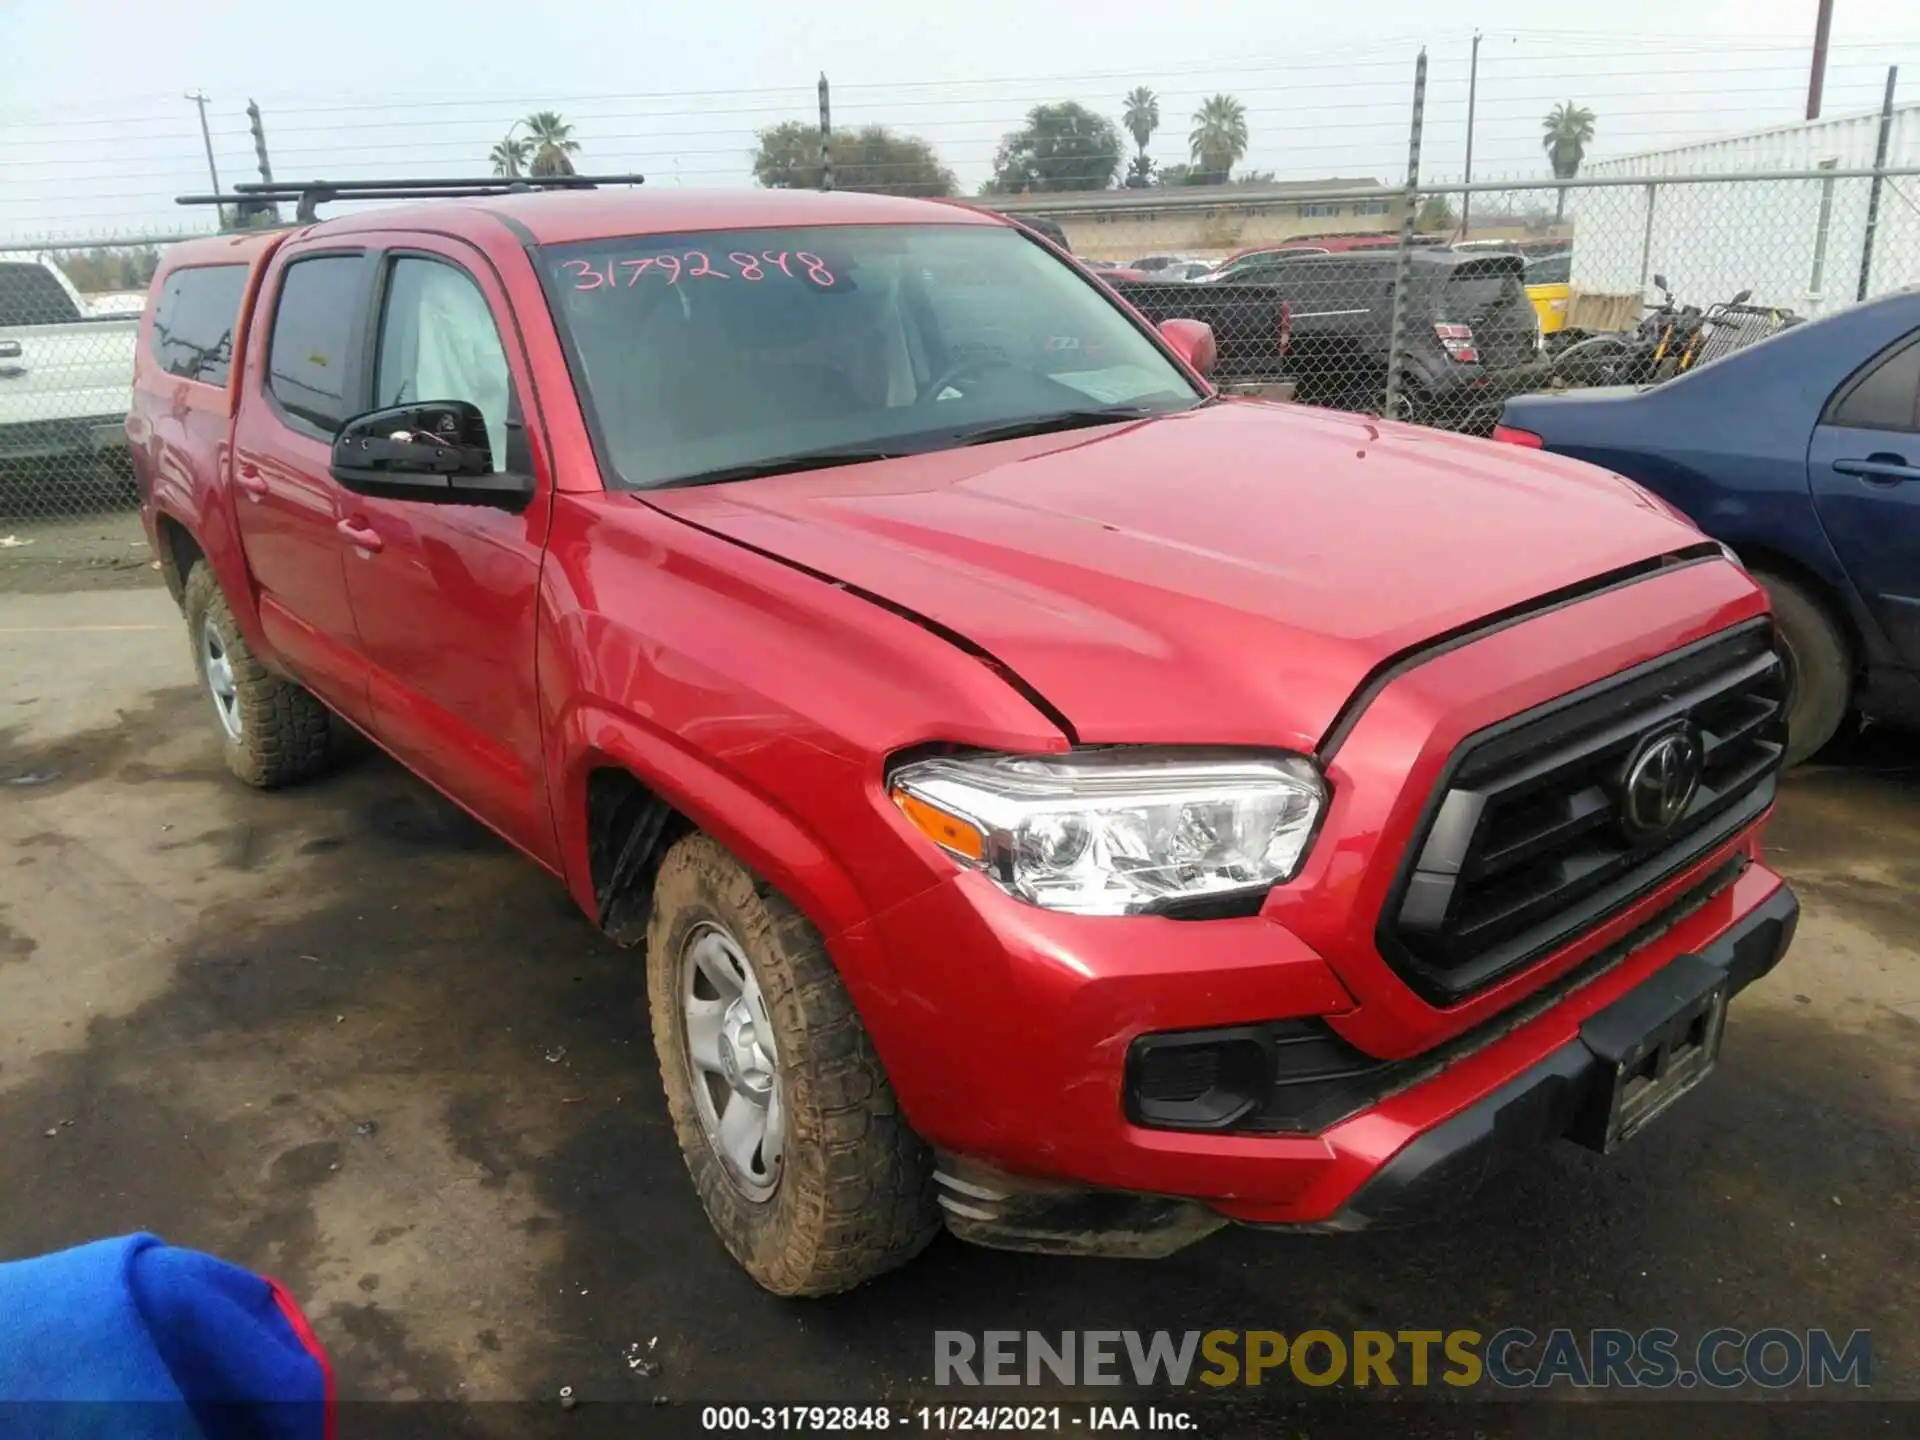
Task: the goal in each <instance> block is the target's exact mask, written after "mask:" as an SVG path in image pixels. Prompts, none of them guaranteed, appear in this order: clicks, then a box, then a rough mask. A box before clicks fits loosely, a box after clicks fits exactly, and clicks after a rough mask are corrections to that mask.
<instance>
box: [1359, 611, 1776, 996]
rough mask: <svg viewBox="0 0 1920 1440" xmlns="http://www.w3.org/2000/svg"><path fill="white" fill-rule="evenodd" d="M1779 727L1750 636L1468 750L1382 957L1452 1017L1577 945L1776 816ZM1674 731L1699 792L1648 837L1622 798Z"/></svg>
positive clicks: (1699, 650) (1428, 818) (1455, 763)
mask: <svg viewBox="0 0 1920 1440" xmlns="http://www.w3.org/2000/svg"><path fill="white" fill-rule="evenodd" d="M1785 719H1786V675H1785V669H1784V667H1783V666H1782V664H1781V662H1780V659H1779V657H1778V655H1777V654H1776V653H1775V651H1774V645H1773V631H1772V628H1771V626H1770V625H1769V624H1768V623H1767V622H1765V621H1759V622H1756V623H1754V624H1752V625H1748V626H1744V627H1742V628H1741V629H1739V630H1736V631H1734V632H1732V633H1730V634H1727V635H1722V636H1716V637H1714V638H1713V639H1710V640H1706V641H1702V642H1700V643H1699V644H1696V645H1692V646H1689V647H1687V648H1686V649H1683V650H1679V651H1676V652H1674V653H1673V654H1671V655H1667V656H1663V657H1662V658H1661V659H1659V660H1656V661H1653V662H1651V663H1650V664H1647V665H1643V666H1639V667H1637V668H1636V669H1633V670H1629V671H1627V672H1625V673H1624V674H1621V675H1616V676H1614V677H1612V678H1611V679H1608V680H1604V681H1602V682H1600V683H1599V684H1598V685H1593V686H1589V687H1588V688H1586V689H1584V690H1579V691H1576V692H1574V693H1573V694H1571V695H1567V696H1563V697H1562V698H1560V699H1558V700H1555V701H1552V702H1550V703H1548V704H1546V705H1543V706H1541V707H1539V708H1538V709H1535V710H1530V711H1527V712H1526V713H1524V714H1521V715H1517V716H1515V717H1513V718H1512V719H1510V720H1506V721H1503V722H1501V723H1500V724H1498V725H1495V726H1493V727H1491V728H1489V729H1486V730H1482V731H1480V732H1479V733H1478V734H1475V735H1472V736H1470V737H1469V738H1468V739H1467V740H1466V742H1465V743H1464V744H1463V745H1462V746H1461V747H1460V749H1459V751H1458V752H1457V753H1456V754H1455V755H1454V757H1453V759H1452V761H1451V762H1450V764H1449V766H1448V769H1447V773H1446V775H1445V776H1444V777H1443V779H1442V781H1441V784H1440V786H1439V789H1438V791H1437V793H1436V795H1435V797H1434V800H1433V802H1432V803H1431V804H1430V805H1429V807H1428V811H1427V814H1426V815H1425V817H1424V818H1423V821H1422V823H1421V825H1420V827H1419V828H1418V829H1417V830H1416V831H1415V833H1414V840H1413V843H1412V844H1411V845H1410V846H1409V847H1408V851H1407V855H1408V858H1407V861H1406V862H1405V864H1404V865H1403V867H1402V869H1401V872H1400V874H1399V876H1398V877H1396V880H1395V884H1394V887H1393V889H1392V891H1391V892H1390V894H1389V896H1388V901H1387V905H1386V907H1385V909H1384V910H1383V911H1382V915H1381V921H1380V927H1379V931H1378V935H1377V937H1376V938H1377V939H1378V941H1379V945H1380V953H1381V955H1382V956H1383V957H1384V958H1385V959H1386V960H1387V962H1388V963H1389V964H1390V965H1392V966H1393V967H1394V968H1395V970H1397V971H1398V972H1399V974H1400V975H1401V977H1402V978H1403V979H1404V980H1406V982H1407V983H1408V984H1409V985H1411V986H1412V987H1413V988H1414V990H1415V991H1417V992H1418V993H1419V994H1420V995H1421V996H1422V997H1423V998H1425V999H1427V1000H1429V1001H1431V1002H1432V1003H1434V1004H1438V1005H1448V1004H1453V1003H1455V1002H1457V1001H1459V1000H1461V999H1462V998H1464V997H1465V996H1467V995H1469V994H1471V993H1472V992H1474V991H1476V990H1479V989H1481V988H1483V987H1485V986H1487V985H1489V984H1491V983H1493V982H1494V981H1496V980H1498V979H1500V978H1501V977H1502V976H1504V975H1507V974H1509V973H1511V972H1512V971H1514V970H1516V969H1519V968H1520V967H1522V966H1524V965H1527V964H1529V963H1531V962H1532V961H1534V960H1537V959H1539V958H1540V957H1542V956H1544V955H1546V954H1548V953H1550V952H1552V951H1554V950H1557V949H1559V948H1560V947H1561V946H1563V945H1565V944H1567V943H1568V942H1570V941H1572V940H1574V939H1576V938H1578V937H1579V936H1580V935H1581V934H1583V933H1585V932H1586V931H1589V930H1591V929H1593V928H1594V927H1595V926H1597V925H1599V924H1601V923H1603V922H1604V921H1606V920H1607V919H1608V918H1610V917H1611V916H1613V915H1616V914H1618V913H1619V912H1620V911H1621V910H1623V909H1625V908H1626V907H1627V906H1629V905H1631V904H1633V903H1634V902H1635V901H1636V900H1638V899H1640V898H1642V897H1643V896H1645V895H1646V894H1647V893H1648V892H1650V891H1651V890H1653V889H1655V888H1656V887H1657V886H1659V885H1660V884H1661V883H1662V882H1664V881H1665V880H1667V879H1668V878H1670V877H1671V876H1673V875H1674V874H1676V873H1677V872H1679V871H1680V870H1682V869H1683V868H1685V867H1686V866H1687V865H1688V864H1690V863H1692V862H1693V861H1695V860H1697V859H1699V858H1700V857H1701V856H1703V855H1705V854H1706V853H1707V852H1708V851H1710V850H1712V849H1713V848H1714V846H1716V845H1718V844H1719V843H1721V842H1722V841H1724V840H1725V839H1727V838H1728V837H1729V836H1731V835H1733V834H1735V833H1737V832H1738V831H1739V830H1740V829H1741V828H1742V827H1743V826H1745V825H1747V824H1748V823H1750V822H1751V821H1752V820H1754V819H1755V818H1757V817H1758V816H1759V815H1760V814H1761V813H1762V812H1763V811H1764V810H1765V809H1766V808H1767V806H1768V805H1770V804H1771V803H1772V801H1773V795H1774V788H1775V782H1776V776H1777V774H1778V772H1779V769H1780V763H1781V757H1782V755H1783V754H1784V752H1785V748H1786V727H1785ZM1669 733H1679V734H1681V735H1684V736H1685V737H1686V739H1687V741H1688V742H1689V743H1690V744H1691V745H1692V747H1693V748H1694V750H1695V752H1696V753H1697V754H1698V756H1699V758H1700V766H1699V786H1698V789H1697V790H1696V791H1695V792H1694V793H1693V795H1692V797H1691V799H1690V800H1689V801H1688V802H1687V804H1686V805H1685V808H1684V809H1682V810H1681V811H1680V813H1679V814H1678V815H1677V816H1669V817H1664V818H1665V819H1667V820H1668V822H1669V823H1667V824H1665V825H1663V826H1661V827H1660V828H1658V829H1657V832H1653V833H1650V832H1649V830H1648V828H1647V826H1646V824H1645V816H1644V815H1642V817H1641V823H1640V824H1639V826H1638V827H1635V826H1634V825H1633V824H1631V823H1630V821H1629V819H1628V818H1627V807H1626V805H1625V800H1626V796H1625V782H1626V778H1627V773H1628V770H1629V767H1631V766H1632V765H1633V764H1634V763H1635V761H1636V759H1637V758H1638V757H1640V756H1642V755H1643V754H1645V753H1646V750H1647V749H1648V748H1649V746H1650V744H1652V743H1654V742H1657V741H1658V740H1659V739H1660V737H1663V736H1665V735H1667V734H1669Z"/></svg>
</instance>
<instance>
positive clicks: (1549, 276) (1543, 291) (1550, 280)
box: [1522, 250, 1573, 347]
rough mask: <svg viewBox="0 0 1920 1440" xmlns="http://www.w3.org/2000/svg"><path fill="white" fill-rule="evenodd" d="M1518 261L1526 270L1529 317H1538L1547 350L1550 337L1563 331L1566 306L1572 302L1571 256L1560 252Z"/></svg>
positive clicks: (1526, 257)
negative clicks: (1530, 310)
mask: <svg viewBox="0 0 1920 1440" xmlns="http://www.w3.org/2000/svg"><path fill="white" fill-rule="evenodd" d="M1522 259H1523V261H1524V263H1525V265H1526V267H1527V270H1526V284H1527V299H1528V301H1529V302H1531V303H1532V305H1533V313H1534V314H1536V315H1538V316H1539V317H1540V334H1541V336H1542V337H1543V338H1544V339H1545V340H1546V342H1547V344H1548V346H1549V347H1551V346H1552V345H1553V343H1554V340H1553V337H1554V336H1556V335H1558V334H1559V333H1560V332H1561V331H1562V330H1565V329H1566V328H1567V304H1568V302H1569V301H1570V300H1571V299H1572V298H1573V252H1572V251H1571V250H1562V251H1559V252H1557V253H1549V254H1543V255H1527V256H1523V257H1522Z"/></svg>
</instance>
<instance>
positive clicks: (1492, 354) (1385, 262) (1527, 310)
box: [1186, 246, 1541, 435]
mask: <svg viewBox="0 0 1920 1440" xmlns="http://www.w3.org/2000/svg"><path fill="white" fill-rule="evenodd" d="M1399 263H1400V257H1399V254H1398V252H1397V251H1395V250H1390V249H1377V248H1375V249H1360V250H1355V251H1349V252H1347V253H1344V254H1326V255H1291V254H1275V255H1271V256H1260V257H1257V258H1256V257H1242V259H1241V261H1240V263H1239V265H1238V268H1237V269H1236V270H1235V271H1234V272H1233V273H1232V274H1230V275H1227V276H1225V277H1223V278H1220V279H1218V280H1216V279H1214V278H1213V277H1208V279H1207V280H1206V281H1202V282H1194V283H1192V284H1190V285H1189V286H1187V287H1186V288H1189V289H1194V290H1207V291H1218V292H1227V291H1231V290H1234V289H1236V288H1238V287H1240V286H1242V285H1245V284H1252V283H1257V284H1260V285H1264V286H1270V287H1272V288H1273V289H1275V290H1277V291H1278V292H1280V294H1282V295H1284V296H1285V297H1286V300H1287V303H1288V306H1289V311H1290V318H1291V331H1292V334H1291V348H1290V350H1289V352H1288V364H1287V373H1288V375H1289V377H1290V378H1291V379H1293V380H1294V382H1295V384H1296V385H1297V387H1298V390H1297V397H1298V398H1299V399H1300V400H1301V401H1303V402H1305V403H1307V404H1312V405H1329V406H1333V407H1334V408H1336V409H1346V410H1365V409H1372V408H1376V407H1378V405H1379V404H1380V403H1381V398H1382V396H1383V394H1384V392H1385V388H1386V379H1387V365H1388V360H1389V358H1390V351H1391V342H1392V337H1393V290H1394V278H1395V276H1396V275H1397V273H1398V267H1399ZM1407 263H1408V271H1409V284H1410V291H1409V297H1408V298H1409V311H1408V320H1409V323H1408V325H1407V329H1406V335H1407V353H1406V363H1405V369H1404V373H1403V382H1404V395H1405V397H1406V398H1405V403H1406V406H1407V415H1408V418H1411V419H1413V420H1417V421H1419V422H1421V423H1422V424H1429V425H1437V426H1439V427H1441V428H1443V429H1449V430H1461V431H1466V432H1469V433H1473V434H1483V435H1484V434H1489V433H1491V431H1492V429H1493V425H1494V421H1495V420H1496V419H1497V418H1498V415H1499V407H1500V402H1501V401H1502V400H1504V399H1505V398H1506V397H1507V396H1508V395H1511V394H1513V393H1514V391H1515V390H1517V389H1522V388H1531V387H1532V386H1534V385H1537V384H1538V383H1539V380H1540V373H1541V372H1540V356H1539V350H1540V332H1539V324H1538V321H1537V319H1536V317H1535V315H1534V312H1533V308H1532V305H1531V304H1530V303H1529V301H1528V299H1527V294H1526V289H1525V286H1524V284H1523V279H1524V275H1525V262H1524V261H1522V260H1521V258H1520V257H1519V256H1518V255H1511V254H1475V253H1471V252H1461V251H1456V250H1451V249H1448V248H1446V247H1445V246H1421V247H1419V248H1416V249H1415V250H1413V251H1412V253H1411V254H1410V255H1409V256H1408V257H1407Z"/></svg>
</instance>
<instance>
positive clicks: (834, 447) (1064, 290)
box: [539, 225, 1200, 488]
mask: <svg viewBox="0 0 1920 1440" xmlns="http://www.w3.org/2000/svg"><path fill="white" fill-rule="evenodd" d="M539 257H540V264H541V265H542V267H543V268H544V270H545V271H546V275H547V281H548V288H549V291H550V293H551V294H552V296H553V297H554V301H555V308H556V311H557V313H558V315H559V319H560V322H561V324H562V326H563V328H564V330H565V332H566V335H567V337H568V339H569V342H570V347H571V352H572V364H573V367H574V383H575V385H576V386H577V387H578V389H579V391H580V393H581V397H582V399H583V401H584V403H585V404H586V406H587V409H588V413H589V415H590V417H591V418H592V421H593V423H594V425H595V427H596V430H597V438H598V441H599V444H600V445H601V447H602V460H603V463H604V464H605V465H606V466H608V467H609V469H610V470H611V473H610V474H608V475H607V476H606V480H607V483H608V484H609V485H616V484H617V485H624V486H629V487H636V488H645V487H650V486H659V485H669V484H691V483H698V482H700V481H702V480H720V479H734V478H745V474H746V473H752V472H754V471H755V470H757V469H765V470H768V471H774V470H778V469H780V468H782V466H781V465H780V463H779V462H781V461H783V460H789V459H791V460H810V461H814V462H816V463H818V462H824V461H835V460H838V461H851V460H858V459H871V458H875V457H876V456H877V455H881V454H914V453H920V452H923V451H927V450H938V449H945V448H948V447H950V446H954V445H962V444H966V443H969V442H970V441H978V440H982V439H987V438H995V436H996V434H997V432H1001V431H1006V432H1008V433H1030V431H1032V430H1036V429H1046V428H1050V426H1049V425H1048V424H1047V423H1046V422H1047V421H1049V419H1050V418H1053V417H1058V419H1059V423H1060V426H1061V427H1062V428H1064V427H1065V426H1066V425H1070V424H1086V423H1093V421H1095V420H1097V419H1104V418H1107V412H1109V411H1111V412H1112V418H1114V419H1124V418H1133V417H1135V416H1139V415H1144V414H1158V413H1163V412H1168V411H1173V410H1184V409H1187V408H1189V407H1191V406H1192V405H1194V404H1195V403H1197V402H1198V400H1199V399H1200V392H1199V391H1197V390H1196V389H1195V388H1194V386H1193V384H1192V383H1191V382H1190V381H1189V380H1188V379H1187V378H1186V376H1185V375H1184V374H1183V373H1182V372H1181V371H1180V369H1179V368H1178V367H1177V366H1176V365H1174V364H1173V362H1172V361H1170V360H1169V359H1167V357H1166V356H1165V355H1164V354H1163V353H1162V352H1161V351H1160V350H1159V348H1158V347H1157V346H1156V345H1155V344H1154V343H1153V341H1152V340H1151V339H1149V338H1148V337H1147V336H1146V335H1144V334H1142V333H1141V331H1140V330H1139V328H1138V327H1137V326H1136V325H1135V324H1134V323H1133V322H1132V321H1131V320H1130V319H1129V318H1128V317H1127V316H1126V315H1125V314H1124V313H1122V312H1121V311H1120V310H1118V309H1116V308H1115V307H1114V306H1113V305H1112V304H1111V303H1110V302H1108V301H1105V300H1103V299H1102V298H1101V296H1100V293H1099V291H1098V290H1097V289H1096V287H1095V286H1093V285H1091V284H1089V283H1088V282H1087V281H1086V280H1084V279H1083V278H1081V277H1080V276H1078V275H1076V274H1075V273H1074V272H1073V270H1072V269H1071V268H1070V267H1068V266H1067V265H1065V264H1062V263H1061V262H1060V261H1059V260H1057V259H1055V258H1054V257H1053V256H1052V255H1050V254H1048V253H1047V252H1046V251H1045V250H1044V249H1043V248H1042V247H1040V246H1038V245H1036V244H1034V243H1033V242H1032V241H1030V240H1027V239H1025V238H1023V237H1022V236H1021V235H1020V234H1019V233H1018V232H1017V231H1014V230H1009V229H1003V228H1000V227H998V226H994V227H988V226H981V225H952V226H947V225H898V226H831V227H808V228H804V229H801V228H794V229H780V230H726V231H712V232H703V233H688V234H678V235H645V236H635V237H630V238H624V239H611V240H594V241H591V242H587V243H584V244H578V245H566V246H549V247H545V248H543V249H542V250H541V251H540V252H539Z"/></svg>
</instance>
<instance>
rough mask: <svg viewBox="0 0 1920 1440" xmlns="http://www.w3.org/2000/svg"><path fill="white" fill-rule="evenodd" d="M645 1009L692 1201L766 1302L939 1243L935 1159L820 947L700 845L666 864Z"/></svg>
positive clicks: (719, 852) (829, 1289)
mask: <svg viewBox="0 0 1920 1440" xmlns="http://www.w3.org/2000/svg"><path fill="white" fill-rule="evenodd" d="M647 996H648V1000H649V1003H650V1007H651V1010H652V1021H653V1043H654V1048H655V1050H656V1051H657V1052H658V1054H659V1059H660V1079H661V1082H662V1084H663V1085H664V1087H665V1089H666V1095H667V1109H668V1112H669V1114H670V1115H671V1116H672V1119H673V1127H674V1132H675V1134H676V1136H677V1137H678V1139H679V1142H680V1150H681V1153H682V1154H683V1155H684V1156H685V1158H686V1162H687V1169H688V1171H689V1172H691V1174H692V1176H693V1183H694V1188H695V1189H696V1190H697V1191H698V1192H699V1194H700V1203H701V1204H702V1205H703V1206H704V1207H705V1208H706V1212H707V1218H708V1220H709V1221H711V1222H712V1224H713V1228H714V1230H715V1232H716V1233H717V1234H718V1235H719V1237H720V1240H721V1242H722V1243H723V1244H724V1245H725V1246H726V1247H727V1249H728V1251H729V1252H731V1254H732V1255H733V1258H734V1259H735V1260H737V1261H738V1262H739V1263H740V1265H741V1266H742V1267H743V1268H744V1269H745V1270H746V1271H747V1273H748V1274H749V1275H751V1276H753V1278H754V1279H755V1280H756V1281H758V1282H759V1283H760V1284H761V1285H762V1286H763V1287H765V1288H766V1289H768V1290H770V1291H772V1292H773V1293H774V1294H776V1295H830V1294H834V1293H836V1292H838V1291H842V1290H850V1289H852V1288H853V1287H854V1286H856V1285H859V1284H861V1283H862V1282H863V1281H866V1280H871V1279H872V1278H874V1277H875V1276H876V1275H880V1274H882V1273H884V1272H885V1271H888V1270H891V1269H893V1268H894V1267H895V1266H898V1265H901V1264H904V1263H905V1262H906V1261H908V1260H910V1259H912V1258H913V1257H914V1256H915V1255H917V1254H918V1253H919V1252H920V1251H921V1249H922V1248H923V1247H925V1245H926V1244H927V1242H928V1241H930V1240H931V1239H932V1238H933V1236H934V1234H935V1233H936V1231H937V1230H938V1229H939V1210H938V1208H937V1206H936V1205H935V1202H934V1199H933V1157H932V1154H931V1152H930V1151H929V1150H928V1149H927V1147H926V1145H925V1144H924V1143H923V1142H922V1141H921V1140H920V1138H919V1137H918V1136H917V1135H915V1134H914V1133H913V1131H912V1130H911V1129H909V1128H908V1126H907V1122H906V1120H905V1118H904V1117H903V1116H902V1115H901V1114H900V1110H899V1106H898V1105H897V1103H896V1102H895V1100H894V1095H893V1087H892V1086H891V1085H890V1084H889V1083H888V1081H887V1076H886V1072H885V1070H883V1069H882V1068H881V1065H880V1059H879V1056H878V1055H876V1054H875V1053H874V1049H873V1042H872V1041H871V1040H870V1039H868V1037H867V1032H866V1029H865V1027H864V1026H862V1025H861V1023H860V1017H859V1015H858V1014H857V1013H856V1012H855V1010H854V1008H853V1002H852V1001H851V1000H850V999H849V998H848V996H847V992H846V989H845V987H844V986H842V985H841V983H840V976H839V974H838V972H837V971H835V969H834V968H833V962H832V961H831V960H830V959H829V958H828V957H827V952H826V946H825V945H824V944H823V943H822V942H821V939H820V935H819V932H818V931H816V930H815V929H814V928H813V926H812V925H810V924H808V923H807V920H806V918H805V917H804V916H802V915H801V914H800V913H799V912H798V911H797V910H795V909H794V908H793V907H792V906H791V905H790V904H788V903H787V901H786V900H785V899H784V898H783V897H782V896H781V895H780V894H779V893H778V892H777V891H775V890H774V889H773V888H772V887H771V886H769V885H767V884H766V883H764V882H763V881H761V880H758V879H757V878H755V876H754V875H753V874H752V873H750V872H749V871H748V870H747V869H746V867H745V866H743V865H741V864H740V862H739V861H737V860H735V859H734V858H733V857H732V856H731V855H729V854H728V853H727V852H726V851H725V850H724V849H722V848H721V846H720V845H719V844H718V843H716V842H715V841H714V840H712V839H710V838H708V837H707V836H705V835H699V834H694V835H689V836H687V837H686V838H685V839H683V840H681V841H679V842H678V843H677V844H675V845H674V846H673V848H672V849H670V850H669V851H668V852H667V854H666V856H665V858H664V859H663V860H662V861H661V862H660V871H659V875H658V876H657V878H656V879H655V881H654V893H653V915H652V917H651V919H650V920H649V922H648V925H647Z"/></svg>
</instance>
